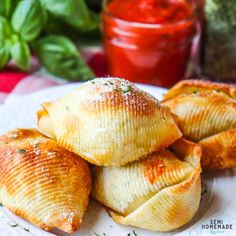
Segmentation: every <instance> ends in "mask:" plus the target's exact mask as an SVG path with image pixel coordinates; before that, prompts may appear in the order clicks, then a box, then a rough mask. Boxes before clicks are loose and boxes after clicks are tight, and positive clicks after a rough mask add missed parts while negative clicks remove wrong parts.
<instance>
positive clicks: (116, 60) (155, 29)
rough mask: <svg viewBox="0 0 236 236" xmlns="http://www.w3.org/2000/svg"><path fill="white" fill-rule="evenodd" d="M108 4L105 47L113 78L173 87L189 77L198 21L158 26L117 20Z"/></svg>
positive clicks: (104, 13)
mask: <svg viewBox="0 0 236 236" xmlns="http://www.w3.org/2000/svg"><path fill="white" fill-rule="evenodd" d="M109 2H110V1H105V3H104V6H103V11H102V14H101V18H102V30H103V43H104V48H105V52H106V57H107V62H108V70H109V75H110V76H115V77H121V78H124V79H128V80H130V81H133V82H139V83H147V84H153V85H158V86H163V87H170V86H172V85H174V84H175V83H176V82H177V81H179V80H180V79H183V78H184V76H185V72H186V68H187V65H188V61H189V56H190V51H191V45H192V40H193V36H194V34H195V17H194V15H191V17H189V18H187V19H185V20H181V21H179V22H177V23H168V24H154V23H139V22H131V21H126V20H123V19H121V18H117V17H115V16H114V15H113V14H112V13H111V12H109V11H108V9H107V4H109Z"/></svg>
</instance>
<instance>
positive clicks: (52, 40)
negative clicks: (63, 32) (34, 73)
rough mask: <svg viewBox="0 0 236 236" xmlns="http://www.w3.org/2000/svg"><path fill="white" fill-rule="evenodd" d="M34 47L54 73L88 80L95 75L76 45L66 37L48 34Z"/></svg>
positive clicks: (67, 77)
mask: <svg viewBox="0 0 236 236" xmlns="http://www.w3.org/2000/svg"><path fill="white" fill-rule="evenodd" d="M33 48H34V51H35V53H36V55H37V57H38V58H39V60H40V61H41V63H42V64H43V65H44V67H45V68H46V69H47V70H48V72H50V73H52V74H53V75H56V76H59V77H62V78H66V79H69V80H88V79H92V78H93V76H94V74H93V73H92V71H91V70H90V69H89V67H88V66H87V65H86V63H85V62H84V61H83V59H82V58H81V56H80V54H79V52H78V50H77V48H76V47H75V45H74V44H73V43H72V41H71V40H69V39H68V38H66V37H63V36H56V35H54V36H48V37H45V38H43V39H40V40H39V41H37V42H35V43H34V44H33Z"/></svg>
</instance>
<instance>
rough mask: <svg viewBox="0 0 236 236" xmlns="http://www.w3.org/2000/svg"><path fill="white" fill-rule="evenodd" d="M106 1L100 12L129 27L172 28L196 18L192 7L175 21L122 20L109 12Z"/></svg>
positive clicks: (104, 0)
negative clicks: (183, 17)
mask: <svg viewBox="0 0 236 236" xmlns="http://www.w3.org/2000/svg"><path fill="white" fill-rule="evenodd" d="M106 3H107V0H103V2H102V12H101V14H103V15H105V16H107V17H110V18H111V19H113V20H115V21H117V22H118V23H120V24H123V25H126V26H129V27H134V28H143V29H144V28H145V29H163V28H166V27H168V28H172V27H176V26H181V25H184V24H186V23H188V22H191V21H192V22H195V20H196V13H195V12H196V11H195V9H194V7H193V14H192V15H191V16H190V17H188V18H186V19H184V20H181V21H178V22H176V23H167V24H159V23H143V22H135V21H127V20H123V19H121V18H119V17H116V16H114V15H113V14H112V13H111V12H109V11H108V10H107V8H106V6H107V4H106Z"/></svg>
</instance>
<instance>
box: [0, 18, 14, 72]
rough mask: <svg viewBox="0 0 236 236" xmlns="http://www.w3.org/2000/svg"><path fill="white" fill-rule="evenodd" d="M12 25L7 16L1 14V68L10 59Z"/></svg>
mask: <svg viewBox="0 0 236 236" xmlns="http://www.w3.org/2000/svg"><path fill="white" fill-rule="evenodd" d="M11 34H12V32H11V27H10V24H9V23H8V21H7V19H6V18H5V17H2V16H0V69H2V68H3V67H4V66H5V65H6V64H7V63H8V61H9V59H10V50H9V47H10V43H9V42H10V39H11Z"/></svg>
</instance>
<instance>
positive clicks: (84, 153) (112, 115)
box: [38, 78, 182, 166]
mask: <svg viewBox="0 0 236 236" xmlns="http://www.w3.org/2000/svg"><path fill="white" fill-rule="evenodd" d="M38 127H39V129H40V130H41V132H43V133H44V134H46V135H47V136H49V137H52V138H54V139H56V140H57V142H58V144H59V145H62V146H63V147H65V148H67V149H68V150H70V151H72V152H74V153H76V154H78V155H80V156H81V157H83V158H84V159H86V160H87V161H89V162H90V163H92V164H95V165H100V166H121V165H125V164H127V163H129V162H132V161H135V160H138V159H139V158H141V157H142V156H144V155H147V154H149V153H150V152H153V151H156V150H161V149H163V148H165V147H167V146H169V145H170V144H172V143H174V142H175V141H176V140H177V139H179V138H180V137H181V135H182V134H181V132H180V130H179V129H178V127H177V125H176V124H175V122H174V120H173V118H172V115H171V112H170V110H169V109H168V108H167V107H163V106H162V105H160V103H159V102H158V101H157V100H156V99H155V98H154V97H152V96H151V95H149V94H147V93H145V92H143V91H141V90H140V89H138V88H137V87H136V86H135V85H134V84H132V83H130V82H128V81H126V80H123V79H117V78H106V79H105V78H104V79H103V78H99V79H95V80H92V81H89V82H87V83H85V84H83V85H82V86H80V87H79V88H78V89H76V90H75V91H73V92H72V93H70V94H68V95H67V96H65V97H63V98H61V99H59V100H57V101H55V102H53V103H46V104H43V105H42V109H41V110H40V111H39V112H38Z"/></svg>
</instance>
